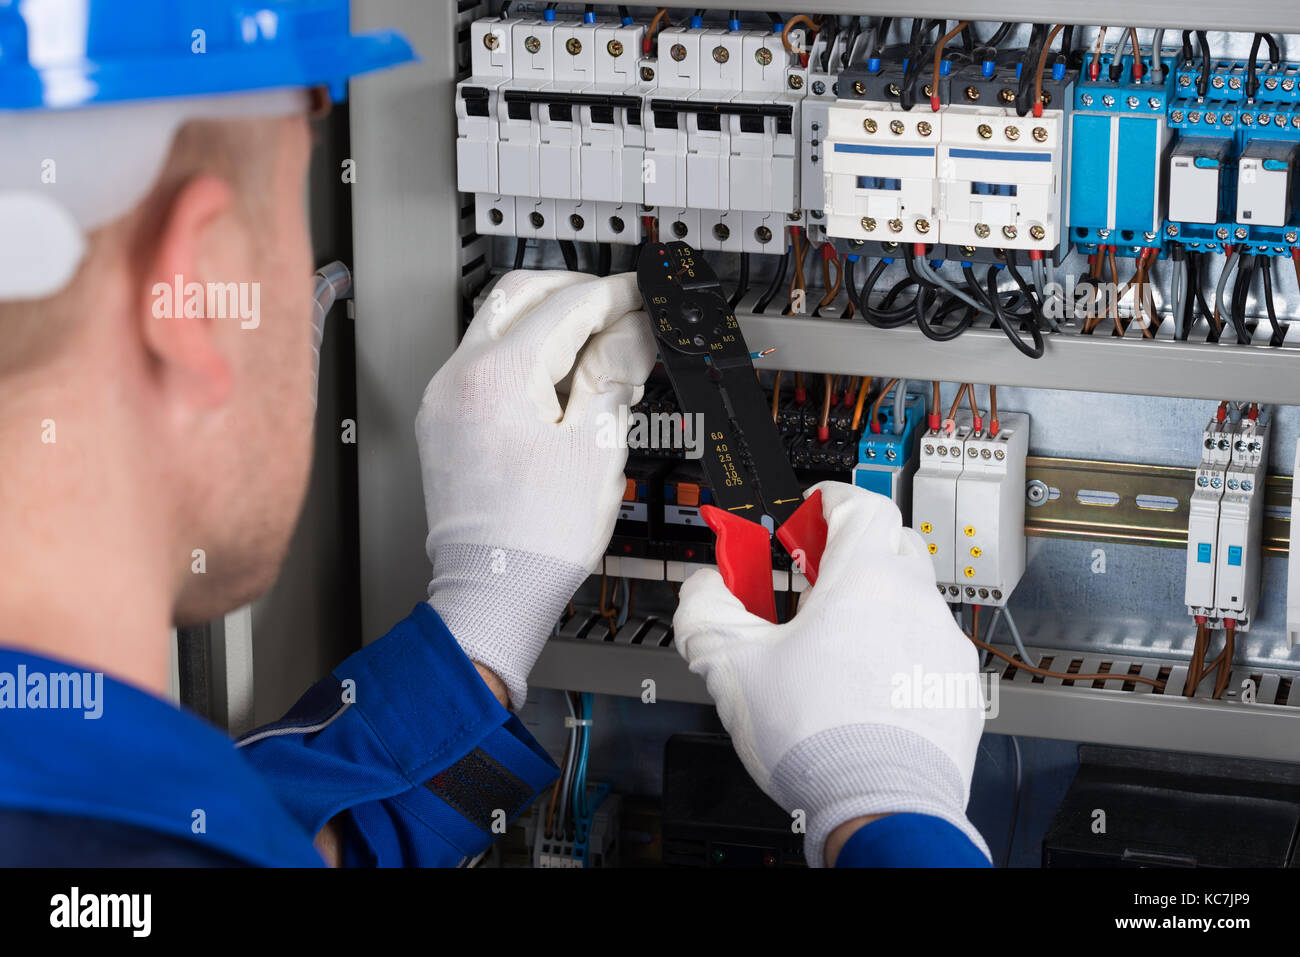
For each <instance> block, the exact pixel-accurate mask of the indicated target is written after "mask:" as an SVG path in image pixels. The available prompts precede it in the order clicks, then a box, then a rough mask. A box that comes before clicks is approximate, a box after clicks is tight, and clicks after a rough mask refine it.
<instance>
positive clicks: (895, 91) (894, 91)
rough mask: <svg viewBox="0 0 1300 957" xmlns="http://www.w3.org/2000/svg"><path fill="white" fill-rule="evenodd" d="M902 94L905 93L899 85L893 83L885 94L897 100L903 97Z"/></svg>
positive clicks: (886, 89) (886, 88)
mask: <svg viewBox="0 0 1300 957" xmlns="http://www.w3.org/2000/svg"><path fill="white" fill-rule="evenodd" d="M902 93H903V91H902V90H900V89H899V88H898V84H897V83H891V84H889V86H887V87H885V94H886V95H887V96H892V97H895V98H897V97H899V96H901V95H902Z"/></svg>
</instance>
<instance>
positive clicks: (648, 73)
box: [641, 66, 655, 83]
mask: <svg viewBox="0 0 1300 957" xmlns="http://www.w3.org/2000/svg"><path fill="white" fill-rule="evenodd" d="M654 78H655V71H654V70H652V69H650V67H648V66H643V67H641V79H642V80H644V81H645V82H646V83H649V82H650V81H651V80H653V79H654Z"/></svg>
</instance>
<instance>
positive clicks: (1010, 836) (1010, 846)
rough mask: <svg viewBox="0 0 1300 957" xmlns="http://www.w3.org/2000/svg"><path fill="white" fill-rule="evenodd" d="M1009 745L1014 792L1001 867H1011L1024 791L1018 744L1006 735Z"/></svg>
mask: <svg viewBox="0 0 1300 957" xmlns="http://www.w3.org/2000/svg"><path fill="white" fill-rule="evenodd" d="M1007 738H1008V740H1009V741H1010V743H1011V749H1012V753H1013V754H1014V755H1015V759H1016V792H1015V794H1014V795H1013V796H1012V799H1011V826H1010V828H1008V829H1007V853H1006V857H1005V859H1004V861H1003V867H1010V866H1011V852H1012V851H1013V850H1015V846H1016V825H1017V824H1018V823H1019V821H1020V792H1021V791H1022V790H1024V769H1023V768H1022V767H1021V761H1020V742H1019V741H1017V740H1016V736H1015V735H1008V736H1007Z"/></svg>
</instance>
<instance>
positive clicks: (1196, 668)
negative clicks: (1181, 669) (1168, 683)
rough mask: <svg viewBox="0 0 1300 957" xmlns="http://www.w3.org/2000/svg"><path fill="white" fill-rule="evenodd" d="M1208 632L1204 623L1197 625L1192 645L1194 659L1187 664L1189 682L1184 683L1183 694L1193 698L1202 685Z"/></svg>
mask: <svg viewBox="0 0 1300 957" xmlns="http://www.w3.org/2000/svg"><path fill="white" fill-rule="evenodd" d="M1207 634H1208V632H1207V630H1206V627H1205V625H1204V624H1203V623H1200V622H1198V623H1197V625H1196V641H1194V642H1193V643H1192V657H1191V660H1190V661H1188V662H1187V680H1186V681H1184V682H1183V694H1184V695H1186V696H1187V697H1189V698H1190V697H1191V696H1192V695H1194V694H1196V686H1197V685H1199V684H1200V683H1201V677H1202V673H1201V669H1202V668H1203V667H1204V665H1205V646H1206V644H1208V639H1207Z"/></svg>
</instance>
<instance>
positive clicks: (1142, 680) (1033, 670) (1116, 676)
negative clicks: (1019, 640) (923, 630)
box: [966, 635, 1165, 691]
mask: <svg viewBox="0 0 1300 957" xmlns="http://www.w3.org/2000/svg"><path fill="white" fill-rule="evenodd" d="M966 637H967V638H970V640H971V641H972V642H974V643H975V645H976V647H978V648H982V649H984V650H985V651H987V652H988V653H989V654H991V655H995V656H997V657H998V658H1001V659H1002V660H1003V661H1005V662H1006V663H1007V664H1011V665H1015V666H1016V668H1018V669H1020V670H1021V671H1028V672H1029V673H1030V674H1031V675H1042V676H1043V677H1044V678H1059V679H1060V680H1061V681H1131V682H1133V683H1134V684H1141V685H1150V686H1151V687H1153V688H1159V689H1160V690H1162V691H1163V690H1164V687H1165V683H1164V682H1163V681H1160V680H1159V679H1158V678H1148V677H1146V676H1145V675H1129V674H1124V673H1123V672H1115V673H1113V674H1112V673H1110V672H1107V673H1105V674H1095V675H1072V674H1069V673H1068V672H1064V671H1048V670H1047V669H1046V668H1039V667H1038V666H1037V665H1031V664H1027V663H1026V662H1024V661H1021V660H1020V659H1019V658H1013V657H1012V656H1011V655H1009V654H1007V653H1006V652H1005V651H1001V650H1000V649H998V648H994V647H993V646H992V645H990V644H989V643H988V642H986V641H980V640H979V639H978V638H975V637H973V636H971V635H967V636H966Z"/></svg>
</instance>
